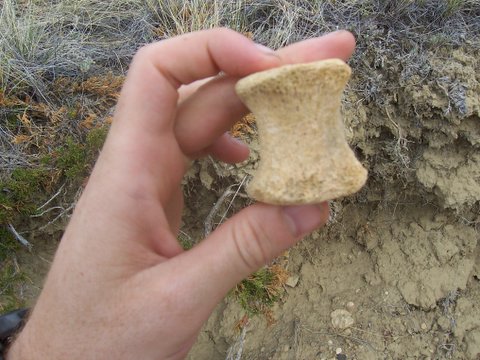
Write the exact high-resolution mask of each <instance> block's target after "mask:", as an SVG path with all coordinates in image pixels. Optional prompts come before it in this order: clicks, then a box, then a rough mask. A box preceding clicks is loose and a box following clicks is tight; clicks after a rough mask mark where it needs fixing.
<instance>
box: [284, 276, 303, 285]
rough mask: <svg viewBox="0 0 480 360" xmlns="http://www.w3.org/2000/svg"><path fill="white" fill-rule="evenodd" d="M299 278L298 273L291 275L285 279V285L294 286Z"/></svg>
mask: <svg viewBox="0 0 480 360" xmlns="http://www.w3.org/2000/svg"><path fill="white" fill-rule="evenodd" d="M299 279H300V277H299V276H298V275H292V276H290V277H289V278H288V279H287V281H286V282H285V285H287V286H290V287H292V288H294V287H295V286H297V284H298V280H299Z"/></svg>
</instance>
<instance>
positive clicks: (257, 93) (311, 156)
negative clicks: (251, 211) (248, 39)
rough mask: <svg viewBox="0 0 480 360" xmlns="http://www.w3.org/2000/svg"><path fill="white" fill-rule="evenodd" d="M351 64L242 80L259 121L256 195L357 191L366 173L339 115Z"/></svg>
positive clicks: (294, 200) (296, 199) (322, 196)
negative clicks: (352, 147)
mask: <svg viewBox="0 0 480 360" xmlns="http://www.w3.org/2000/svg"><path fill="white" fill-rule="evenodd" d="M350 73H351V70H350V67H349V66H348V65H347V64H345V63H344V62H343V61H341V60H338V59H330V60H323V61H318V62H314V63H307V64H299V65H286V66H282V67H279V68H275V69H272V70H267V71H263V72H259V73H255V74H253V75H250V76H248V77H246V78H243V79H241V80H240V81H238V83H237V85H236V92H237V94H238V95H239V96H240V98H241V99H242V101H243V102H244V103H245V104H246V105H247V107H248V108H249V109H250V110H251V111H252V112H253V114H254V115H255V117H256V119H257V126H258V137H259V142H260V163H259V165H258V169H257V171H256V173H255V175H254V177H253V179H252V181H251V182H250V183H249V185H248V187H247V192H248V194H249V195H250V196H251V197H253V198H254V199H256V200H258V201H261V202H265V203H270V204H278V205H293V204H314V203H319V202H322V201H325V200H331V199H335V198H338V197H341V196H346V195H350V194H353V193H355V192H357V191H358V190H360V188H361V187H362V186H363V185H364V184H365V181H366V179H367V171H366V170H365V169H364V168H363V166H362V165H361V164H360V162H359V161H358V160H357V159H356V157H355V155H354V153H353V151H352V150H351V149H350V147H349V146H348V143H347V141H346V138H345V130H344V125H343V121H342V118H341V115H340V107H341V96H342V92H343V89H344V88H345V85H346V83H347V81H348V78H349V77H350Z"/></svg>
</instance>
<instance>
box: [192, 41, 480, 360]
mask: <svg viewBox="0 0 480 360" xmlns="http://www.w3.org/2000/svg"><path fill="white" fill-rule="evenodd" d="M478 55H479V54H478V53H474V52H471V53H467V52H466V51H464V50H461V49H453V50H452V49H450V50H449V51H446V50H445V51H441V50H438V51H437V52H436V53H429V54H428V58H429V60H428V65H429V68H430V70H429V71H430V72H429V74H428V76H426V77H425V78H424V79H421V78H418V76H411V77H410V78H408V77H407V78H406V77H402V76H401V75H400V72H398V71H396V68H395V64H394V63H393V62H392V63H390V64H388V60H387V64H385V68H384V69H383V70H382V74H383V76H384V77H385V81H386V82H387V83H389V84H398V87H392V88H391V89H390V90H389V91H388V92H386V94H385V97H386V99H387V100H386V101H385V100H384V101H383V102H382V103H381V104H378V103H376V102H375V101H368V100H366V99H365V98H364V97H362V96H361V94H360V93H359V92H357V91H355V89H356V88H357V87H358V84H359V83H360V82H361V81H363V80H362V79H360V78H359V77H356V76H355V75H354V77H353V78H352V80H351V81H350V85H349V88H348V89H347V92H346V96H345V101H344V107H343V113H344V120H345V123H346V128H347V136H348V138H349V142H350V144H351V146H352V148H353V149H354V150H355V151H356V153H357V156H358V157H359V159H360V160H361V161H362V163H363V164H364V165H365V166H366V167H367V168H368V169H369V174H370V175H369V180H368V183H367V185H366V187H365V188H364V189H363V190H362V191H361V192H360V193H358V194H357V195H356V196H354V197H350V198H346V199H343V200H339V201H335V202H332V203H331V208H332V216H331V220H330V222H329V224H328V225H327V226H326V227H325V228H324V229H322V230H320V231H318V232H316V233H314V234H312V235H311V236H309V237H307V238H306V239H304V241H303V242H301V243H300V244H299V245H297V246H296V247H295V248H293V249H291V250H290V251H289V252H288V254H286V255H285V256H286V257H287V259H288V265H287V270H288V272H289V273H290V276H291V278H292V279H295V280H294V281H293V282H292V284H295V282H296V279H297V278H298V279H299V280H298V283H296V284H295V285H294V286H293V287H292V286H288V285H285V289H284V293H283V296H282V298H281V300H280V301H279V302H278V303H277V304H276V305H275V306H274V309H273V313H274V318H275V323H274V324H270V325H269V324H268V321H267V319H266V318H263V317H261V316H260V317H253V318H251V319H250V320H249V322H248V325H247V327H246V332H245V333H244V334H243V335H244V338H243V340H242V334H241V333H239V330H238V326H237V325H238V324H239V322H240V321H241V320H242V318H243V317H244V315H245V311H244V310H243V309H242V308H241V307H240V306H239V304H238V303H237V302H236V301H235V299H234V298H232V297H228V298H227V299H225V301H224V302H222V303H221V304H220V305H219V306H218V308H217V309H216V311H215V312H214V314H213V315H212V317H211V318H210V320H209V321H208V323H207V324H206V325H205V327H204V329H203V331H202V333H201V334H200V336H199V339H198V342H197V343H196V345H195V346H194V348H193V349H192V351H191V353H190V355H189V359H191V360H193V359H225V358H226V354H227V352H228V350H229V349H230V350H232V349H238V348H239V347H241V348H242V358H243V359H334V358H337V359H341V358H345V357H343V356H342V355H346V359H447V358H451V359H476V358H477V357H479V356H480V305H479V303H480V249H479V246H478V245H477V243H478V242H479V241H478V240H479V230H480V211H479V200H480V151H479V150H480V117H479V116H480V98H479V96H478V94H480V63H479V60H478V59H479V56H478ZM352 67H353V69H354V72H355V67H354V65H353V66H352ZM248 142H249V143H250V146H251V148H252V156H251V158H250V160H249V161H248V162H246V163H244V164H241V165H239V166H235V167H232V166H222V165H220V164H217V163H214V162H212V161H211V160H205V161H203V162H201V163H199V164H197V165H196V167H194V168H193V169H192V171H191V174H190V175H191V177H192V178H193V179H197V184H198V182H200V183H201V184H202V185H203V186H200V188H202V190H201V191H198V192H197V193H196V194H190V195H191V196H192V198H193V199H195V198H196V199H202V198H203V199H205V198H206V196H210V200H209V202H208V204H205V203H199V202H197V203H195V200H194V201H193V202H192V201H190V205H189V206H188V208H187V211H186V215H187V218H186V220H185V221H186V224H191V221H190V220H191V219H193V218H196V219H197V220H198V215H199V214H201V213H202V210H201V209H205V207H206V208H207V209H210V210H212V208H213V204H214V203H215V201H216V200H218V199H219V198H221V195H222V193H224V191H225V189H226V188H227V186H232V184H234V185H233V190H238V193H239V194H243V191H244V190H243V189H244V185H245V182H246V181H248V178H249V176H250V175H252V174H254V170H255V167H256V163H257V162H258V144H257V140H256V138H249V139H248ZM195 174H196V175H195ZM232 174H233V175H232ZM198 179H199V180H198ZM235 184H236V185H235ZM240 184H241V186H240ZM195 188H197V189H198V188H199V187H198V186H197V187H195ZM208 189H217V191H214V190H208ZM219 189H220V190H219ZM231 189H232V187H231V188H230V192H229V193H228V194H229V196H228V197H227V200H226V201H225V204H221V206H220V207H218V209H217V210H218V212H219V215H218V216H217V219H216V221H215V224H216V223H218V222H220V220H221V218H222V217H225V216H222V215H224V213H225V210H226V209H225V207H226V206H227V205H229V206H230V207H231V209H230V212H231V211H232V209H233V210H234V211H236V210H238V209H239V208H241V207H243V206H245V205H246V204H247V202H246V201H245V199H244V198H243V197H238V196H237V197H235V194H236V193H237V192H236V191H232V190H231ZM207 194H208V195H207ZM212 194H214V195H213V196H212ZM215 194H216V195H215ZM212 197H213V199H212ZM205 214H206V212H204V215H205ZM207 216H208V213H207ZM207 216H205V217H204V219H206V218H207ZM211 219H212V216H210V217H209V220H211ZM184 232H185V233H188V234H190V236H191V237H192V238H201V237H202V235H203V233H202V226H201V224H200V226H190V227H189V226H188V225H186V226H185V228H184ZM339 309H343V310H347V311H348V312H349V313H350V314H351V316H352V317H353V320H354V323H353V325H351V326H349V327H347V328H346V329H339V328H338V326H337V327H334V326H333V325H332V318H331V314H332V313H333V312H334V311H335V310H339ZM336 313H338V312H336ZM334 315H335V314H334ZM235 346H236V347H235ZM236 354H238V352H233V354H232V352H231V353H230V357H229V358H231V359H235V358H236V357H235V355H236ZM237 358H238V357H237Z"/></svg>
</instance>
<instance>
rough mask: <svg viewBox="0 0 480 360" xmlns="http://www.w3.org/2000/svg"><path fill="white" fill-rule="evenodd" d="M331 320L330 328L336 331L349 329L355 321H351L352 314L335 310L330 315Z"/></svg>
mask: <svg viewBox="0 0 480 360" xmlns="http://www.w3.org/2000/svg"><path fill="white" fill-rule="evenodd" d="M330 317H331V319H332V326H333V327H334V328H335V329H338V330H345V329H347V328H349V327H351V326H352V325H353V324H354V323H355V320H353V316H352V314H351V313H350V312H349V311H347V310H343V309H337V310H335V311H333V312H332V313H331V314H330Z"/></svg>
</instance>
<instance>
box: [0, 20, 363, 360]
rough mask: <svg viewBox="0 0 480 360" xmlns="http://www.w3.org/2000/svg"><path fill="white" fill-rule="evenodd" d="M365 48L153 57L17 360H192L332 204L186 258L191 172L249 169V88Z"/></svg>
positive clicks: (201, 42)
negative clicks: (235, 132)
mask: <svg viewBox="0 0 480 360" xmlns="http://www.w3.org/2000/svg"><path fill="white" fill-rule="evenodd" d="M354 46H355V41H354V39H353V36H352V35H351V34H350V33H348V32H346V31H339V32H335V33H332V34H329V35H326V36H323V37H320V38H315V39H310V40H306V41H302V42H299V43H296V44H293V45H290V46H287V47H285V48H282V49H280V50H277V51H276V52H273V51H269V50H267V49H262V48H261V47H259V46H256V45H255V44H254V43H253V42H252V41H251V40H249V39H247V38H246V37H244V36H242V35H240V34H238V33H236V32H234V31H231V30H227V29H214V30H207V31H202V32H196V33H191V34H186V35H183V36H179V37H176V38H172V39H169V40H165V41H161V42H158V43H154V44H151V45H148V46H145V47H144V48H142V49H141V50H140V51H139V52H138V53H137V55H136V56H135V58H134V60H133V62H132V64H131V67H130V70H129V73H128V77H127V80H126V83H125V85H124V87H123V89H122V93H121V96H120V99H119V102H118V106H117V109H116V114H115V117H114V121H113V124H112V127H111V130H110V132H109V135H108V137H107V140H106V143H105V145H104V148H103V150H102V152H101V154H100V157H99V159H98V161H97V163H96V165H95V168H94V170H93V172H92V174H91V176H90V179H89V182H88V185H87V186H86V188H85V190H84V193H83V195H82V197H81V199H80V200H79V202H78V204H77V207H76V209H75V212H74V214H73V216H72V218H71V221H70V224H69V225H68V227H67V229H66V231H65V234H64V236H63V238H62V241H61V243H60V246H59V248H58V251H57V254H56V256H55V259H54V261H53V264H52V267H51V270H50V273H49V275H48V277H47V280H46V283H45V286H44V289H43V291H42V293H41V295H40V297H39V299H38V302H37V304H36V306H35V307H34V309H33V311H32V313H31V316H30V319H29V321H28V322H27V324H26V326H25V328H24V330H23V331H22V332H21V333H20V335H19V336H18V338H17V340H16V341H15V342H14V344H13V345H12V347H11V350H10V352H9V354H8V355H7V359H8V360H17V359H22V360H30V359H42V360H43V359H51V360H54V359H152V360H153V359H182V358H184V357H185V356H186V355H187V353H188V351H189V350H190V348H191V347H192V345H193V343H194V342H195V339H196V337H197V335H198V333H199V331H200V329H201V327H202V325H203V324H204V322H205V321H206V320H207V319H208V317H209V315H210V314H211V312H212V311H213V309H214V307H215V306H216V304H218V303H219V302H220V301H221V300H222V298H223V297H224V296H225V295H226V294H227V292H228V291H229V290H230V289H231V288H232V287H234V286H235V284H237V283H238V282H239V281H240V280H242V279H243V278H245V277H246V276H248V275H249V274H250V273H252V272H253V271H255V270H257V269H258V268H260V267H261V266H263V265H264V264H266V263H268V262H269V261H271V260H272V259H274V258H275V257H276V256H278V255H279V254H281V253H282V252H283V251H285V250H286V249H287V248H289V247H291V246H292V245H294V244H295V243H297V242H298V241H299V240H300V239H301V238H302V237H303V236H305V235H306V234H308V233H310V232H311V231H313V230H314V229H316V228H318V227H320V226H322V225H323V224H325V222H326V221H327V219H328V205H327V204H319V205H308V206H295V207H279V206H272V205H266V204H255V205H252V206H250V207H248V208H246V209H243V210H242V211H240V212H239V213H238V214H236V215H235V216H233V217H232V218H230V219H229V220H228V221H226V222H225V223H224V224H223V225H221V226H220V227H219V228H217V229H216V230H215V231H214V232H213V233H212V234H211V235H210V236H209V237H208V238H206V239H204V240H203V241H202V242H200V244H199V245H197V246H196V247H194V248H193V249H191V250H189V251H183V250H182V248H181V247H180V245H179V243H178V241H177V233H178V230H179V225H180V218H181V213H182V207H183V196H182V191H181V185H180V182H181V180H182V177H183V175H184V174H185V171H186V170H187V169H188V166H189V163H190V162H191V160H192V159H195V158H198V157H201V156H205V155H207V154H209V155H212V156H214V157H216V158H218V159H219V160H222V161H226V162H231V163H234V162H239V161H243V160H244V159H246V158H247V157H248V147H246V145H244V144H242V143H239V142H237V141H234V140H233V139H232V138H231V137H230V135H228V133H227V131H228V129H229V128H230V127H231V126H232V125H233V124H234V123H235V122H236V121H237V120H239V119H240V118H241V116H242V115H244V114H246V112H247V109H246V108H245V107H244V105H243V104H242V103H241V102H240V100H239V99H238V97H237V96H236V95H235V92H234V84H235V82H236V81H237V80H238V78H240V77H243V76H246V75H248V74H251V73H254V72H257V71H261V70H266V69H269V68H273V67H276V66H280V65H284V64H292V63H300V62H311V61H316V60H320V59H325V58H341V59H344V60H346V59H347V58H348V57H349V56H350V55H351V53H352V52H353V49H354ZM219 72H222V75H221V76H217V77H214V78H211V77H212V76H216V75H218V74H219ZM205 79H206V80H205Z"/></svg>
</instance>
